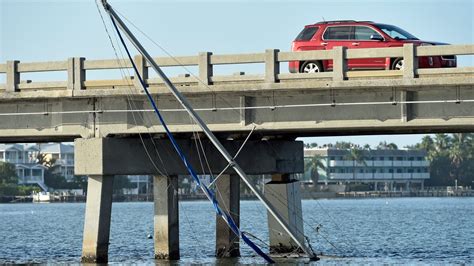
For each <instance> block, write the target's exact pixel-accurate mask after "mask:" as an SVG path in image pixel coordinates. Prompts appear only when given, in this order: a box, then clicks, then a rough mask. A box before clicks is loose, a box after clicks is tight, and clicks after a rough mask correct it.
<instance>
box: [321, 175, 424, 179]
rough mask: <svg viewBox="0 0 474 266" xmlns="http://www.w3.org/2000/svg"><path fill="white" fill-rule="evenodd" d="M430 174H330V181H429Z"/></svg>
mask: <svg viewBox="0 0 474 266" xmlns="http://www.w3.org/2000/svg"><path fill="white" fill-rule="evenodd" d="M429 178H430V173H355V174H354V173H330V174H329V179H333V180H370V179H375V180H390V179H394V180H396V179H398V180H402V179H403V180H409V179H429Z"/></svg>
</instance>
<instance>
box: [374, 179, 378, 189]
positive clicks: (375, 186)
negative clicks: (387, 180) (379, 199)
mask: <svg viewBox="0 0 474 266" xmlns="http://www.w3.org/2000/svg"><path fill="white" fill-rule="evenodd" d="M377 185H378V182H377V181H375V182H374V191H377V190H378V189H377Z"/></svg>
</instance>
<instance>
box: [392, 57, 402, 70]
mask: <svg viewBox="0 0 474 266" xmlns="http://www.w3.org/2000/svg"><path fill="white" fill-rule="evenodd" d="M403 66H404V61H403V58H396V59H395V60H393V62H392V65H391V66H390V69H391V70H403Z"/></svg>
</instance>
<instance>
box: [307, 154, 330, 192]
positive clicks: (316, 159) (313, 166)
mask: <svg viewBox="0 0 474 266" xmlns="http://www.w3.org/2000/svg"><path fill="white" fill-rule="evenodd" d="M324 159H325V157H323V156H321V155H319V154H315V155H314V156H313V157H311V159H310V160H309V161H308V162H306V164H305V166H304V167H305V172H306V171H308V170H310V171H311V172H310V175H311V180H312V181H313V184H314V186H316V185H317V184H318V180H319V172H318V169H321V170H323V171H326V165H324V163H323V160H324Z"/></svg>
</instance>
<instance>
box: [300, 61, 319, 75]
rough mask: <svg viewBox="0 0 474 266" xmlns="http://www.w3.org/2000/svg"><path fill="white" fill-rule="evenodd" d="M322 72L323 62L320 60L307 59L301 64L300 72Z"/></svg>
mask: <svg viewBox="0 0 474 266" xmlns="http://www.w3.org/2000/svg"><path fill="white" fill-rule="evenodd" d="M318 72H324V69H323V64H321V62H320V61H307V62H304V64H303V65H302V66H301V69H300V73H318Z"/></svg>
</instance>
